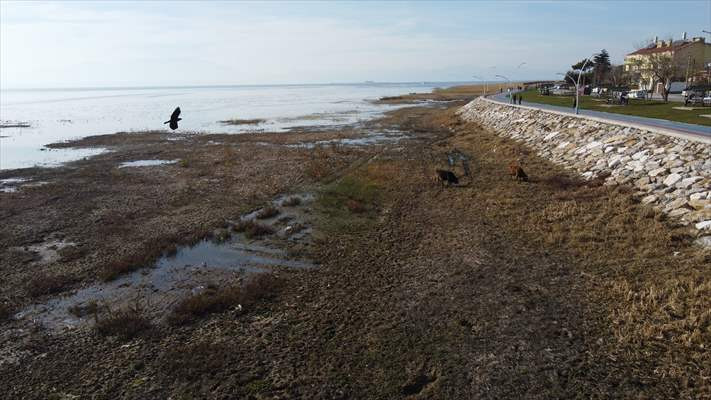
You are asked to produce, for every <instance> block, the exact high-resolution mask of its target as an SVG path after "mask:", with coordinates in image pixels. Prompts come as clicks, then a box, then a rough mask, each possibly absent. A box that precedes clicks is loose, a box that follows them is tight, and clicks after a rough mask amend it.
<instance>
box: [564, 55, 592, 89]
mask: <svg viewBox="0 0 711 400" xmlns="http://www.w3.org/2000/svg"><path fill="white" fill-rule="evenodd" d="M592 67H593V61H592V60H589V59H587V58H583V59H582V60H580V61H578V62H577V63H575V64H573V65H571V66H570V68H572V70H571V71H568V72H567V73H566V74H565V75H566V79H568V80H573V81H575V82H577V81H578V76H580V82H581V86H585V80H586V79H590V77H591V74H590V73H589V72H588V71H590V70H591V69H592Z"/></svg>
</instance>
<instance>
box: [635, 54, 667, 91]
mask: <svg viewBox="0 0 711 400" xmlns="http://www.w3.org/2000/svg"><path fill="white" fill-rule="evenodd" d="M634 64H635V65H637V66H638V67H639V70H640V71H641V72H642V73H643V74H646V75H648V76H650V77H651V78H652V92H654V86H655V84H656V83H657V82H660V83H661V84H662V97H663V98H664V102H665V103H666V102H667V101H669V89H671V83H672V78H674V77H675V76H676V74H677V72H678V66H677V65H676V63H675V62H674V58H673V57H672V55H671V53H668V52H665V53H654V54H650V55H649V56H648V57H646V58H644V59H639V60H636V61H635V62H634Z"/></svg>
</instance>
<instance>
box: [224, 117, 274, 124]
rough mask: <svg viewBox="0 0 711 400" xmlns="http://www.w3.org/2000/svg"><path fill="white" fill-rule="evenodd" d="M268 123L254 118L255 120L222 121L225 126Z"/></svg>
mask: <svg viewBox="0 0 711 400" xmlns="http://www.w3.org/2000/svg"><path fill="white" fill-rule="evenodd" d="M264 122H267V120H266V119H262V118H253V119H226V120H222V121H220V123H222V124H225V125H257V124H261V123H264Z"/></svg>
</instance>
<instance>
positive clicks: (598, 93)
mask: <svg viewBox="0 0 711 400" xmlns="http://www.w3.org/2000/svg"><path fill="white" fill-rule="evenodd" d="M605 93H607V88H606V87H600V86H598V87H594V88H593V89H592V90H591V91H590V95H591V96H593V97H602V96H604V95H605Z"/></svg>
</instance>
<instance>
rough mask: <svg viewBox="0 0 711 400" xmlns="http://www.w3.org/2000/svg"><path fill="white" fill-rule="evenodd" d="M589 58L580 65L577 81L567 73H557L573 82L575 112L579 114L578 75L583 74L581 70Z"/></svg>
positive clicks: (583, 69)
mask: <svg viewBox="0 0 711 400" xmlns="http://www.w3.org/2000/svg"><path fill="white" fill-rule="evenodd" d="M590 58H591V57H588V58H586V59H585V62H584V63H583V66H582V67H580V72H578V80H577V82H576V81H575V80H573V78H571V77H569V76H568V74H563V73H560V72H558V75H563V76H564V77H565V78H566V79H570V81H571V82H573V85H575V113H576V114H580V111H579V108H580V77H581V76H582V75H583V72H584V71H585V66H586V65H588V62H590Z"/></svg>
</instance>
